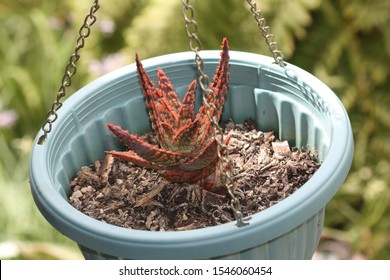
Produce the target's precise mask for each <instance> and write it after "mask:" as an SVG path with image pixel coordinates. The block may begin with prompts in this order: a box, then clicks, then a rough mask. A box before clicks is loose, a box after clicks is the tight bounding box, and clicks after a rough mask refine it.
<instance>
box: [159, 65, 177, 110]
mask: <svg viewBox="0 0 390 280" xmlns="http://www.w3.org/2000/svg"><path fill="white" fill-rule="evenodd" d="M157 79H158V86H159V88H160V90H161V92H162V98H164V99H165V100H166V101H167V102H168V104H169V106H170V110H171V111H174V113H176V114H178V113H179V110H180V108H181V102H180V100H179V98H178V97H177V94H176V92H175V91H174V89H173V86H172V84H171V81H170V80H169V78H168V77H167V75H166V74H165V72H164V71H163V70H161V68H160V67H159V68H158V70H157Z"/></svg>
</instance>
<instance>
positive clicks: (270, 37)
mask: <svg viewBox="0 0 390 280" xmlns="http://www.w3.org/2000/svg"><path fill="white" fill-rule="evenodd" d="M247 2H248V4H249V6H250V10H251V12H252V14H253V17H254V18H255V20H256V22H257V26H258V27H259V29H260V30H261V34H262V35H263V37H264V39H265V41H266V43H267V45H268V48H269V50H270V51H271V53H272V56H273V57H274V60H275V63H276V64H278V65H279V66H281V67H284V66H286V63H285V62H284V61H283V59H284V56H283V53H282V52H281V51H280V50H279V49H278V43H276V41H275V36H274V34H272V33H271V29H270V27H269V26H268V25H267V22H266V20H265V18H264V17H263V16H262V13H261V11H260V10H257V6H256V3H254V2H253V1H252V0H247Z"/></svg>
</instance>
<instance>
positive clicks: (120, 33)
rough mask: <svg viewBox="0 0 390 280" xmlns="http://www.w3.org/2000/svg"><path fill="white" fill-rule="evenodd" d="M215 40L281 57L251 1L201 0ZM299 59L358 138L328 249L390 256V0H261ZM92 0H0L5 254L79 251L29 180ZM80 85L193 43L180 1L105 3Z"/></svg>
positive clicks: (0, 201)
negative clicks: (335, 100) (46, 212)
mask: <svg viewBox="0 0 390 280" xmlns="http://www.w3.org/2000/svg"><path fill="white" fill-rule="evenodd" d="M191 2H192V4H193V6H194V8H195V11H196V13H195V18H196V20H197V22H198V25H199V33H200V37H201V40H202V42H203V48H204V49H219V46H220V42H221V39H222V37H224V36H226V37H228V38H229V42H230V46H231V49H234V50H242V51H249V52H255V53H260V54H266V55H269V52H268V49H267V46H266V45H265V43H264V40H263V38H262V37H261V35H260V33H259V30H258V29H257V26H256V24H255V21H254V20H253V18H252V15H251V14H250V12H249V9H248V6H247V3H246V1H245V0H215V1H207V0H197V1H195V0H194V1H191ZM255 2H257V3H258V6H259V7H260V8H261V9H262V11H263V12H264V15H265V16H266V18H267V22H268V23H269V25H270V26H271V29H272V32H273V33H274V34H275V35H276V39H277V41H278V43H279V46H280V49H281V50H282V51H283V52H284V54H285V58H286V60H287V61H288V62H290V63H293V64H295V65H297V66H299V67H301V68H304V69H306V70H307V71H309V72H311V73H313V74H314V75H315V76H317V77H318V78H319V79H321V80H322V81H324V82H325V83H326V84H327V85H328V86H329V87H331V88H332V89H333V90H334V91H335V92H336V93H337V95H338V96H339V98H340V99H341V101H342V102H343V104H344V106H345V107H346V109H347V110H348V113H349V116H350V119H351V122H352V126H353V131H354V138H355V157H354V161H353V166H352V169H351V171H350V174H349V176H348V178H347V180H346V182H345V184H344V185H343V187H342V188H341V190H340V191H339V192H338V193H337V195H336V196H335V198H334V199H333V200H332V201H331V202H330V203H329V204H328V206H327V210H326V220H325V230H324V232H323V238H322V241H321V244H320V247H319V248H318V252H317V253H316V255H315V257H316V258H328V259H329V258H338V259H361V258H363V259H390V234H389V231H390V219H389V216H390V186H389V185H390V161H389V159H390V138H389V136H390V129H389V128H390V28H389V27H390V1H389V0H370V1H368V0H257V1H255ZM91 3H92V0H88V1H87V0H84V1H80V0H66V1H59V0H53V1H48V0H0V258H1V259H42V258H44V259H78V258H81V254H80V253H79V252H78V248H77V247H76V245H75V244H74V243H73V242H72V241H70V240H68V239H67V238H65V237H63V236H62V235H61V234H60V233H58V232H57V231H56V230H54V229H53V228H52V227H51V226H50V225H49V224H48V223H47V222H46V221H45V220H44V219H43V217H42V216H41V214H40V213H39V211H38V209H37V208H36V207H35V204H34V202H33V200H32V197H31V194H30V189H29V183H28V165H29V153H30V150H31V146H32V143H33V139H34V138H35V136H36V134H37V133H38V130H39V128H40V126H41V125H42V123H43V120H44V118H45V116H46V113H47V110H48V109H49V107H50V106H51V103H52V102H53V100H54V98H55V95H56V92H57V90H58V88H59V86H60V81H61V77H62V74H63V71H64V68H65V65H66V62H67V61H68V59H69V55H70V54H71V53H72V51H73V50H74V46H75V40H76V38H77V35H78V30H79V28H80V26H81V23H82V21H83V19H84V17H85V15H86V13H87V12H88V11H89V6H90V5H91ZM100 4H101V9H100V10H99V11H98V13H97V16H98V22H97V23H96V25H94V26H93V30H92V34H91V36H90V37H89V38H88V40H87V43H86V47H85V49H83V50H82V51H81V57H82V58H81V60H80V61H79V64H78V71H77V75H76V76H75V77H74V79H73V83H72V86H71V88H70V89H69V90H68V92H69V94H71V93H73V92H74V91H76V90H77V89H79V88H80V87H82V86H83V85H85V84H87V83H88V82H90V81H92V80H93V79H95V78H97V77H99V76H101V75H103V74H104V73H106V72H109V71H111V70H114V69H116V68H119V67H121V66H123V65H126V64H129V63H132V62H133V59H134V53H135V51H137V52H138V53H139V54H140V56H141V57H142V58H143V59H145V58H148V57H152V56H156V55H160V54H166V53H172V52H177V51H187V50H189V46H188V39H187V37H186V35H185V32H184V21H183V18H182V15H181V1H180V0H164V1H162V0H126V1H125V0H101V1H100Z"/></svg>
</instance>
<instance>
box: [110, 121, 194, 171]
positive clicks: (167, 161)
mask: <svg viewBox="0 0 390 280" xmlns="http://www.w3.org/2000/svg"><path fill="white" fill-rule="evenodd" d="M107 127H108V128H109V129H110V130H111V132H112V133H113V134H114V135H115V136H116V137H117V138H118V139H119V140H120V141H121V142H122V143H123V144H125V145H126V146H127V147H128V148H129V149H130V150H131V151H133V152H134V153H136V154H137V155H138V156H140V157H141V158H143V159H145V160H147V161H150V162H151V163H155V164H163V165H166V166H172V165H179V164H180V163H182V162H185V161H186V160H188V158H189V155H188V154H184V153H178V152H172V151H167V150H165V149H160V148H158V147H157V146H154V145H151V144H149V143H147V142H145V141H143V140H141V139H139V138H138V137H137V136H136V135H134V134H130V133H129V132H128V131H127V130H122V128H121V127H120V126H119V125H112V124H107Z"/></svg>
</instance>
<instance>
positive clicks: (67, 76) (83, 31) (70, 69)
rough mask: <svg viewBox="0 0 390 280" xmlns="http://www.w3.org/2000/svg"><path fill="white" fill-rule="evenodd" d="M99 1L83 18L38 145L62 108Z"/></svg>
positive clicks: (50, 128)
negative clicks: (62, 100)
mask: <svg viewBox="0 0 390 280" xmlns="http://www.w3.org/2000/svg"><path fill="white" fill-rule="evenodd" d="M99 8H100V5H99V1H98V0H95V1H94V2H93V4H92V6H91V8H90V10H89V13H88V15H87V16H86V17H85V19H84V22H83V24H82V26H81V27H80V29H79V37H78V39H77V41H76V48H75V49H74V53H73V54H72V55H71V56H70V58H69V62H68V64H67V65H66V67H65V73H64V75H63V77H62V80H61V86H60V88H59V90H58V92H57V98H56V100H55V101H54V102H53V104H52V106H51V109H50V111H49V112H48V113H47V115H46V121H45V123H44V124H43V125H42V131H43V134H42V136H41V137H39V140H38V145H42V144H43V143H45V140H46V138H47V135H48V134H49V133H50V132H51V130H52V124H53V123H54V122H55V121H56V120H57V118H58V114H57V111H58V110H59V109H60V108H61V107H62V102H61V99H62V98H63V97H64V96H65V95H66V88H67V87H69V86H70V85H71V84H72V77H73V76H74V75H75V74H76V71H77V68H76V63H77V61H78V60H79V59H80V54H79V51H80V50H81V49H82V48H83V47H84V45H85V38H87V37H88V36H89V35H90V34H91V26H92V25H93V24H94V23H95V22H96V16H95V13H96V11H97V10H99Z"/></svg>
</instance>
